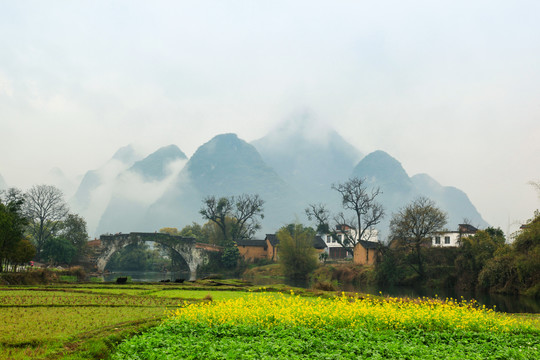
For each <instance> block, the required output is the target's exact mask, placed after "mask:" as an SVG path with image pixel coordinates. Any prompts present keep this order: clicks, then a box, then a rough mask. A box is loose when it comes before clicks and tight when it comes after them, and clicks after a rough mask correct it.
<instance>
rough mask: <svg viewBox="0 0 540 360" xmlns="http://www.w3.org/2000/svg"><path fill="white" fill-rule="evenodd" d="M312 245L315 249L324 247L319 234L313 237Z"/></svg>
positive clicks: (324, 244)
mask: <svg viewBox="0 0 540 360" xmlns="http://www.w3.org/2000/svg"><path fill="white" fill-rule="evenodd" d="M313 247H314V248H315V249H319V250H320V249H325V248H326V243H325V242H324V240H323V239H322V238H321V237H320V236H315V239H313Z"/></svg>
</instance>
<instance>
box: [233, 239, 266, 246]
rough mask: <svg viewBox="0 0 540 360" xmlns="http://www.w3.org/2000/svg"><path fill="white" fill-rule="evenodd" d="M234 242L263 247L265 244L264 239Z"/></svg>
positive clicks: (241, 244)
mask: <svg viewBox="0 0 540 360" xmlns="http://www.w3.org/2000/svg"><path fill="white" fill-rule="evenodd" d="M236 244H237V245H240V246H260V247H264V246H266V241H265V240H237V241H236Z"/></svg>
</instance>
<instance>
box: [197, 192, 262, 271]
mask: <svg viewBox="0 0 540 360" xmlns="http://www.w3.org/2000/svg"><path fill="white" fill-rule="evenodd" d="M263 205H264V200H262V199H261V198H260V197H259V195H246V194H244V195H240V196H231V197H221V198H216V197H215V196H208V197H207V198H205V199H204V200H203V207H202V208H201V210H200V211H199V213H200V214H201V215H202V217H203V218H204V219H205V220H208V221H211V222H213V223H214V224H216V225H217V226H218V227H219V229H220V230H221V234H222V235H223V246H224V249H223V254H222V256H221V262H222V264H223V265H224V266H225V267H227V268H233V267H235V266H236V264H237V263H238V259H239V258H240V253H239V251H238V247H237V246H236V242H237V241H238V240H242V239H250V238H251V237H252V236H253V235H255V232H256V231H257V230H258V229H260V227H261V225H260V223H259V219H263V218H264V214H263Z"/></svg>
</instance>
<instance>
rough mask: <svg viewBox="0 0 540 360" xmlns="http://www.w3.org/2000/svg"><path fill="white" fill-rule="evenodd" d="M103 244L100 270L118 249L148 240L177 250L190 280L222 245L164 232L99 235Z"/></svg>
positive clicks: (98, 257) (98, 267)
mask: <svg viewBox="0 0 540 360" xmlns="http://www.w3.org/2000/svg"><path fill="white" fill-rule="evenodd" d="M99 240H100V242H101V246H100V249H99V255H98V256H97V258H96V266H97V269H98V271H103V270H105V266H106V265H107V263H108V262H109V260H110V258H111V256H112V255H113V254H114V253H115V252H116V251H118V250H120V249H122V248H123V247H125V246H127V245H130V244H138V243H142V242H146V241H153V242H155V243H158V244H161V245H164V246H166V247H168V248H170V249H172V250H174V251H176V252H177V253H178V254H179V255H180V256H181V257H182V258H183V259H184V260H185V262H186V264H187V265H188V267H189V273H190V280H195V279H196V276H197V268H198V267H199V266H200V265H206V264H207V263H208V260H209V257H208V254H209V253H210V252H221V251H222V250H223V248H222V247H220V246H216V245H211V244H204V243H199V242H197V241H196V240H195V239H194V238H186V237H182V236H176V235H169V234H162V233H141V232H132V233H129V234H122V233H119V234H115V235H101V236H100V237H99Z"/></svg>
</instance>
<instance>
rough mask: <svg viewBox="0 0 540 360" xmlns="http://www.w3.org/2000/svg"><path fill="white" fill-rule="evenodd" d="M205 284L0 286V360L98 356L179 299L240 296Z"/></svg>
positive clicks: (157, 321) (156, 320)
mask: <svg viewBox="0 0 540 360" xmlns="http://www.w3.org/2000/svg"><path fill="white" fill-rule="evenodd" d="M206 285H207V284H204V283H195V284H188V285H185V286H183V288H185V289H191V290H181V288H180V287H173V286H166V285H148V284H144V285H143V284H133V285H121V286H119V285H115V284H103V283H101V284H93V283H90V284H83V285H81V284H76V285H75V284H73V285H72V284H58V285H53V286H9V287H0V318H1V319H2V321H1V322H0V358H1V359H60V358H61V359H93V358H96V359H97V358H104V357H105V356H107V355H108V354H109V352H110V350H111V348H112V347H113V346H114V345H115V344H117V343H118V342H119V341H120V340H122V339H124V338H126V337H130V336H132V335H134V334H137V333H140V332H141V331H143V330H145V329H148V328H150V327H154V326H157V325H158V324H160V323H161V322H162V321H163V320H164V319H165V318H166V317H167V313H168V311H170V310H172V309H174V308H176V307H178V304H179V303H184V301H186V300H188V301H189V299H192V300H191V301H196V300H195V299H203V298H205V297H208V295H210V297H211V298H220V297H221V298H223V299H225V298H227V297H229V298H230V297H233V295H239V294H246V293H245V292H238V291H236V292H233V291H216V290H215V287H207V286H206ZM190 286H191V288H190ZM164 289H168V290H166V291H164ZM193 289H200V290H198V291H196V290H193ZM212 289H213V290H212ZM183 291H186V292H185V294H184V293H183ZM214 293H217V294H214ZM165 295H167V296H165Z"/></svg>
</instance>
